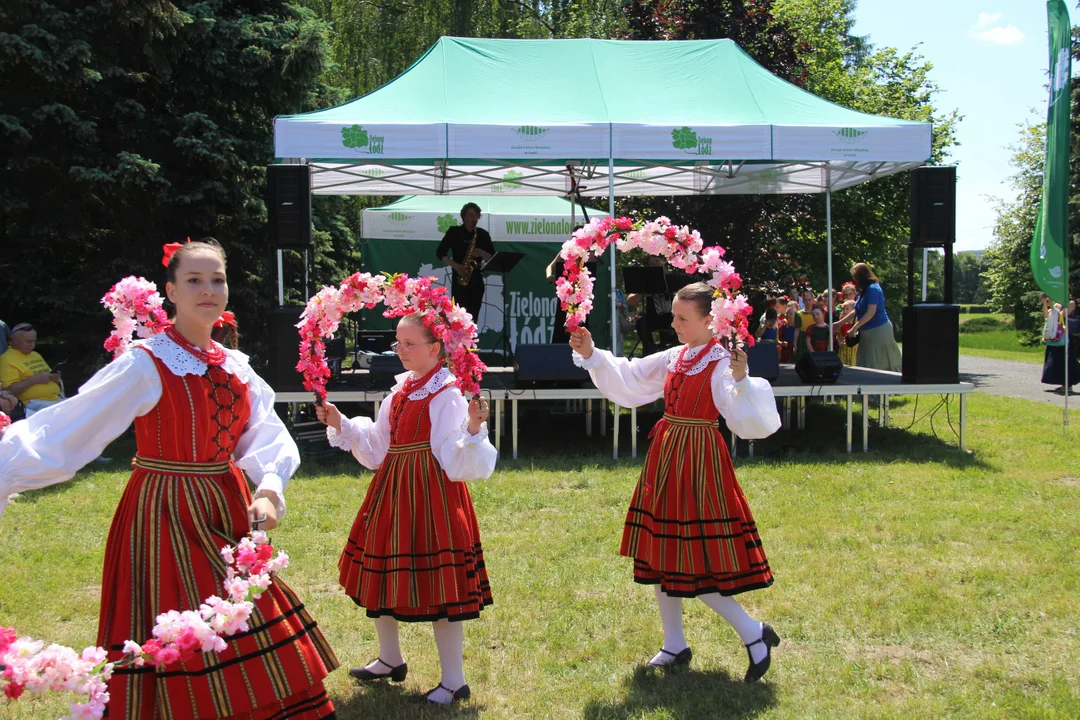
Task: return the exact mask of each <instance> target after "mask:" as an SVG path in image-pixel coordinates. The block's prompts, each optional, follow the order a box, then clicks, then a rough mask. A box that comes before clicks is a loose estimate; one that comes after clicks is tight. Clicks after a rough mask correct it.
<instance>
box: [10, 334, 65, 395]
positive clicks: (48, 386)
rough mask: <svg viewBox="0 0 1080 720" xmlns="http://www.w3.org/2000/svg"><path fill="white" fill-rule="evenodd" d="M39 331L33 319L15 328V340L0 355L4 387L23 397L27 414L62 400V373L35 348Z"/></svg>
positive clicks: (13, 337)
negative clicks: (32, 322)
mask: <svg viewBox="0 0 1080 720" xmlns="http://www.w3.org/2000/svg"><path fill="white" fill-rule="evenodd" d="M36 345H37V331H36V330H34V327H33V325H31V324H30V323H19V324H18V325H16V326H15V327H13V328H12V329H11V342H10V346H9V347H8V349H7V350H6V351H5V352H4V354H3V355H0V387H2V388H3V389H4V390H7V391H8V392H9V393H11V394H12V395H14V396H15V397H17V398H19V400H20V401H21V402H22V403H23V405H25V406H26V409H27V415H30V414H32V413H34V412H36V411H38V410H41V409H43V408H45V407H48V406H49V405H53V404H55V403H58V402H60V373H59V372H53V371H52V369H51V368H50V367H49V364H48V363H46V362H45V358H43V357H41V354H40V353H38V352H35V351H34V347H35V346H36Z"/></svg>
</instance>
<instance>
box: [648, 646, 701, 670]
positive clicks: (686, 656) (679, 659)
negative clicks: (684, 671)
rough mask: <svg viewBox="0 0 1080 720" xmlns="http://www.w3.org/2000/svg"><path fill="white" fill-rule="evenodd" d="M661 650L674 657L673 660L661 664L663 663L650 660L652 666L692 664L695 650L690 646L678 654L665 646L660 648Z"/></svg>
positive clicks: (664, 666) (663, 666)
mask: <svg viewBox="0 0 1080 720" xmlns="http://www.w3.org/2000/svg"><path fill="white" fill-rule="evenodd" d="M660 652H662V653H664V654H665V655H667V656H668V657H671V658H673V659H672V660H671V662H666V663H663V664H661V663H654V662H652V661H651V660H650V661H649V665H651V666H652V667H658V668H666V667H671V666H673V665H689V664H690V659H691V658H692V657H694V651H693V650H691V649H690V648H686V649H685V650H683V651H682V652H679V653H678V654H676V653H673V652H670V651H668V650H665V649H664V648H660Z"/></svg>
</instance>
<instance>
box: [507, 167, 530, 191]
mask: <svg viewBox="0 0 1080 720" xmlns="http://www.w3.org/2000/svg"><path fill="white" fill-rule="evenodd" d="M523 177H525V175H524V174H523V173H519V172H518V171H517V170H507V171H506V174H504V175H503V176H502V179H503V185H505V186H506V188H507V189H508V190H513V189H515V188H519V187H521V183H519V182H514V181H515V180H520V179H521V178H523Z"/></svg>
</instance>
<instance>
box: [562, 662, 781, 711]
mask: <svg viewBox="0 0 1080 720" xmlns="http://www.w3.org/2000/svg"><path fill="white" fill-rule="evenodd" d="M775 704H776V692H775V690H774V689H773V687H772V686H771V685H770V684H769V683H768V682H760V683H753V684H747V683H744V682H742V680H739V679H736V678H733V677H731V675H729V674H728V673H727V672H725V671H723V670H688V669H674V670H671V671H666V672H665V671H663V670H658V669H656V668H651V667H638V668H637V669H635V670H634V674H633V675H631V676H630V677H629V678H628V679H627V680H626V683H625V693H624V694H623V697H622V699H621V700H618V701H610V700H609V701H594V702H591V703H589V704H588V705H586V706H585V709H584V711H583V712H582V718H584V720H623V719H629V718H637V717H641V716H642V715H643V714H645V713H648V712H650V711H653V710H661V709H663V710H668V711H669V712H670V714H671V715H672V716H673V717H677V718H680V720H693V719H694V718H701V719H702V720H706V719H708V720H741V719H742V718H752V717H757V716H758V715H759V714H760V713H761V712H762V711H763V710H765V709H767V708H769V707H771V706H773V705H775Z"/></svg>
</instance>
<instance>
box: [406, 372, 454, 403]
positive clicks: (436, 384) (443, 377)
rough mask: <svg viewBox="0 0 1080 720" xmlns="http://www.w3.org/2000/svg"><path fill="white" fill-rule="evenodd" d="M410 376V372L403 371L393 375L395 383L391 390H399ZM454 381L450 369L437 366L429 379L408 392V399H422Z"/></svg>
mask: <svg viewBox="0 0 1080 720" xmlns="http://www.w3.org/2000/svg"><path fill="white" fill-rule="evenodd" d="M411 377H412V373H411V372H403V373H401V374H400V375H395V376H394V379H395V380H397V384H396V385H394V387H393V389H392V391H391V392H397V391H398V390H401V386H402V385H404V384H405V381H406V380H408V379H409V378H411ZM452 382H454V376H453V375H451V374H450V371H449V370H447V369H446V368H439V370H438V372H436V373H435V374H434V375H432V376H431V379H430V380H428V381H427V382H426V383H424V386H423V387H421V388H419V389H417V390H414V391H413V392H411V393H409V399H410V400H423V399H424V398H426V397H427V396H428V395H431V394H432V393H435V392H438V391H439V390H442V388H443V386H444V385H449V384H450V383H452Z"/></svg>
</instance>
